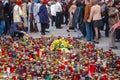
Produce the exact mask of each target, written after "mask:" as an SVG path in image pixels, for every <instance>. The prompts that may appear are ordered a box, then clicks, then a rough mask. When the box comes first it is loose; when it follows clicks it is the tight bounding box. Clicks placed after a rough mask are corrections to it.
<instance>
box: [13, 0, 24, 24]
mask: <svg viewBox="0 0 120 80" xmlns="http://www.w3.org/2000/svg"><path fill="white" fill-rule="evenodd" d="M21 4H22V1H21V0H18V1H16V4H15V6H14V8H13V22H14V23H15V22H21V21H22V19H21V16H22V15H23V13H22V9H21Z"/></svg>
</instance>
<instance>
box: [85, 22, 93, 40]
mask: <svg viewBox="0 0 120 80" xmlns="http://www.w3.org/2000/svg"><path fill="white" fill-rule="evenodd" d="M85 27H86V40H87V41H92V40H93V29H92V26H91V23H88V22H86V23H85Z"/></svg>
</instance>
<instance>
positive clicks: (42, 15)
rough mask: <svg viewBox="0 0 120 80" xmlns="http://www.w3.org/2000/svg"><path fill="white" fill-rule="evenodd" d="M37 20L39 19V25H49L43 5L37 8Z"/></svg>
mask: <svg viewBox="0 0 120 80" xmlns="http://www.w3.org/2000/svg"><path fill="white" fill-rule="evenodd" d="M38 15H39V19H40V23H46V24H48V23H49V18H48V11H47V8H46V6H45V5H41V7H40V8H39V12H38Z"/></svg>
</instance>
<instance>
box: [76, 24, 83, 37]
mask: <svg viewBox="0 0 120 80" xmlns="http://www.w3.org/2000/svg"><path fill="white" fill-rule="evenodd" d="M76 32H77V37H78V38H80V37H83V33H82V32H81V30H80V28H79V25H78V24H77V29H76Z"/></svg>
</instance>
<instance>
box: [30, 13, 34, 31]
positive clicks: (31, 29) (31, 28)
mask: <svg viewBox="0 0 120 80" xmlns="http://www.w3.org/2000/svg"><path fill="white" fill-rule="evenodd" d="M30 32H34V28H33V15H32V14H31V16H30Z"/></svg>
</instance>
